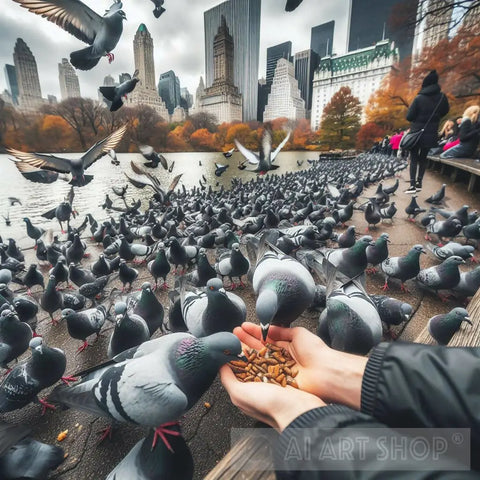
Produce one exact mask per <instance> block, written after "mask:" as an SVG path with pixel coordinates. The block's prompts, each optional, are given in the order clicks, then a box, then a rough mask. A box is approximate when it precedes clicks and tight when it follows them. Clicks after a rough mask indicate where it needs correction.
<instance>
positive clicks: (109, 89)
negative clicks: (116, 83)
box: [99, 87, 115, 106]
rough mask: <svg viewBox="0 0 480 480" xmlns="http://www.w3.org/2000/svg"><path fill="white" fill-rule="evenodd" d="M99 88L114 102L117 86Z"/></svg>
mask: <svg viewBox="0 0 480 480" xmlns="http://www.w3.org/2000/svg"><path fill="white" fill-rule="evenodd" d="M99 90H100V93H101V94H102V95H103V96H104V97H105V98H106V99H107V100H110V101H111V102H113V99H114V98H115V87H99ZM112 106H113V105H112Z"/></svg>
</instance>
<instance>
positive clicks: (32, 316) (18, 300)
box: [12, 295, 38, 337]
mask: <svg viewBox="0 0 480 480" xmlns="http://www.w3.org/2000/svg"><path fill="white" fill-rule="evenodd" d="M12 306H13V308H14V309H15V312H16V313H17V315H18V318H19V320H20V321H21V322H24V323H27V324H28V325H29V327H30V328H31V329H32V332H33V336H34V337H37V336H38V335H37V333H36V332H35V330H36V327H37V313H38V304H37V303H36V302H34V301H33V300H31V299H30V298H29V297H24V296H22V295H19V296H17V297H15V298H14V299H13V301H12Z"/></svg>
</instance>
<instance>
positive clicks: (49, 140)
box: [39, 115, 74, 152]
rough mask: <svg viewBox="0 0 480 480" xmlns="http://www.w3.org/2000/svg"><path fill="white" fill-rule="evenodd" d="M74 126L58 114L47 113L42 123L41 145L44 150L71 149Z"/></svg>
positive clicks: (58, 150) (40, 147)
mask: <svg viewBox="0 0 480 480" xmlns="http://www.w3.org/2000/svg"><path fill="white" fill-rule="evenodd" d="M73 133H74V132H73V129H72V127H71V126H70V125H69V124H68V123H67V122H66V121H65V120H64V119H63V118H62V117H60V116H58V115H45V117H43V119H42V121H41V124H40V139H43V141H42V142H41V144H40V145H39V149H40V150H41V151H42V152H63V151H65V150H71V149H72V147H74V145H72V143H73V142H72V140H73V139H72V136H73Z"/></svg>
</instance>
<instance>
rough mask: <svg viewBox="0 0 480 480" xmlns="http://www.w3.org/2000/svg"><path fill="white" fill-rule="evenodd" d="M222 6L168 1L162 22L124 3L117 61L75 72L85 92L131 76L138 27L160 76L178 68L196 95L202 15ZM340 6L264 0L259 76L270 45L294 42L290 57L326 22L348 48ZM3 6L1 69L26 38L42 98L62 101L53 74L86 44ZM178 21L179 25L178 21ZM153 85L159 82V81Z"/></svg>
mask: <svg viewBox="0 0 480 480" xmlns="http://www.w3.org/2000/svg"><path fill="white" fill-rule="evenodd" d="M231 1H234V0H231ZM85 3H86V4H87V5H89V6H90V7H92V8H93V9H95V10H96V11H97V12H99V13H100V14H101V13H102V12H103V9H104V8H107V7H108V6H109V5H110V4H111V0H108V1H105V2H99V1H98V0H97V1H93V0H85ZM220 3H221V2H220V1H218V0H216V1H213V0H199V1H197V2H195V3H194V4H190V5H189V9H188V12H186V11H185V8H184V6H182V3H181V2H168V3H167V2H166V4H165V7H166V8H167V11H166V12H165V13H164V14H163V15H162V17H161V18H160V19H158V20H157V19H155V18H154V17H153V14H152V11H151V7H150V6H151V3H150V2H144V4H141V5H139V6H138V7H136V9H132V8H129V5H128V4H125V3H124V10H125V12H126V15H127V19H128V21H127V22H125V24H124V32H123V35H122V38H121V40H120V42H119V44H118V45H117V47H116V49H115V50H114V53H115V61H114V62H113V63H112V64H111V65H109V64H108V62H107V60H106V59H101V61H100V64H99V65H98V66H97V67H95V68H94V69H93V70H90V71H88V72H82V71H77V74H78V77H79V80H80V88H81V91H82V94H83V95H84V96H86V97H90V98H96V97H97V93H96V92H97V88H98V87H99V86H100V85H102V82H103V78H104V77H105V76H107V75H111V76H112V77H114V78H118V75H119V74H121V73H123V72H130V73H133V70H134V67H133V65H134V62H133V52H132V49H131V42H132V39H133V36H134V34H135V32H136V30H137V29H138V26H139V25H140V23H145V24H146V25H147V27H148V28H149V30H150V32H151V34H152V37H153V40H154V44H155V58H154V61H155V70H156V71H157V72H164V71H167V70H170V69H171V70H174V71H175V73H176V74H177V75H178V77H179V79H180V83H181V87H186V88H188V90H189V91H190V92H195V90H196V87H197V86H198V81H199V78H200V76H201V75H203V76H204V78H205V73H206V72H205V52H204V38H203V37H204V28H203V14H204V12H205V11H206V10H208V9H210V8H212V7H215V6H217V5H218V4H220ZM336 3H338V4H336V5H334V6H332V5H327V6H325V5H318V4H317V2H316V1H315V0H304V2H303V3H302V5H301V6H300V7H299V8H298V9H297V10H296V11H295V12H292V13H286V12H285V11H284V5H279V2H278V0H262V17H261V25H260V54H259V65H258V77H259V78H261V77H263V76H265V67H266V50H267V48H268V47H270V46H272V45H275V44H277V43H282V42H285V41H291V42H292V53H295V52H297V51H301V50H304V49H307V48H308V47H309V43H310V29H311V27H313V26H315V25H318V24H319V23H322V22H325V21H329V20H335V22H336V25H339V27H338V29H337V28H336V35H335V40H334V43H335V42H336V44H337V46H334V50H336V49H338V52H341V51H342V50H344V49H345V46H346V27H347V24H348V21H347V10H348V8H347V7H348V3H349V2H348V0H339V1H338V2H336ZM179 4H180V5H179ZM3 7H4V9H3V12H2V13H3V15H2V17H1V18H0V39H1V45H2V49H1V51H0V62H1V64H2V70H3V66H4V65H5V64H11V63H12V54H13V48H14V45H15V42H16V39H17V38H19V37H20V38H23V39H24V40H25V42H26V43H27V45H29V46H30V48H31V50H32V53H33V55H34V56H35V59H36V61H37V64H38V71H39V77H40V84H41V90H42V93H43V94H44V96H46V95H47V94H53V95H56V96H57V97H58V98H60V97H61V95H60V86H59V82H58V76H57V75H55V74H53V72H55V71H56V70H57V65H58V63H59V62H61V59H62V58H63V57H66V58H68V57H69V54H70V52H71V51H73V50H76V49H78V48H82V47H83V46H84V44H83V43H82V42H79V41H78V40H77V39H75V38H74V37H73V36H71V35H69V34H68V33H66V32H64V31H63V30H62V29H60V28H59V27H57V26H56V25H54V24H52V23H50V22H48V21H46V20H45V19H42V18H41V17H39V16H37V15H34V14H32V13H30V12H28V11H27V10H25V9H22V8H21V7H20V6H19V5H18V4H15V3H14V2H8V3H6V4H5V5H4V6H3ZM176 18H178V19H181V21H179V22H176V21H175V19H176ZM292 25H299V28H294V29H292V28H291V26H292ZM300 25H303V26H302V27H300ZM305 27H308V28H305ZM341 47H343V49H342V48H341ZM52 52H54V54H53V53H52ZM2 73H3V72H2ZM155 82H156V83H158V78H156V79H155ZM6 88H7V83H6V79H5V78H4V75H1V76H0V92H3V90H4V89H6Z"/></svg>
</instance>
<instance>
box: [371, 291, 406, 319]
mask: <svg viewBox="0 0 480 480" xmlns="http://www.w3.org/2000/svg"><path fill="white" fill-rule="evenodd" d="M370 299H371V300H372V302H373V303H374V304H375V307H376V309H377V312H378V314H379V315H380V319H381V320H382V322H384V323H386V324H387V325H388V326H390V325H400V324H401V323H403V322H406V321H407V320H410V317H411V316H412V314H413V307H412V306H411V305H410V304H409V303H405V302H403V301H402V300H397V299H396V298H391V297H387V296H386V295H370Z"/></svg>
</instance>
